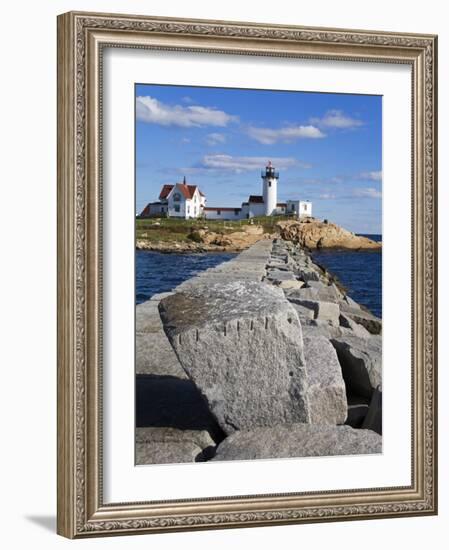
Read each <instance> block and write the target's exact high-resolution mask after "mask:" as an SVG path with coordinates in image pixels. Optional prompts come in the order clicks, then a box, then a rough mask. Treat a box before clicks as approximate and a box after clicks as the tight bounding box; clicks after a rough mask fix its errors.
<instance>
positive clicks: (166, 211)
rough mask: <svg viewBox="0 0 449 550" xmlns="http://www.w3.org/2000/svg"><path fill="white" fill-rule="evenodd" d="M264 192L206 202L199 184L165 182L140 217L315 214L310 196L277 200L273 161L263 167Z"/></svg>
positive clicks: (216, 217)
mask: <svg viewBox="0 0 449 550" xmlns="http://www.w3.org/2000/svg"><path fill="white" fill-rule="evenodd" d="M261 176H262V181H263V184H262V195H250V196H249V198H248V201H247V202H243V203H242V205H241V206H239V207H229V206H206V196H205V195H204V193H202V192H201V190H200V188H199V187H198V186H197V185H188V184H187V182H186V178H185V177H184V181H183V183H176V184H167V185H163V186H162V189H161V192H160V194H159V200H158V201H156V202H150V203H148V204H147V205H146V206H145V208H144V209H143V210H142V212H141V213H140V215H139V217H140V218H164V217H168V218H183V219H185V220H188V219H191V218H205V219H211V220H245V219H249V218H254V217H255V216H279V215H290V216H293V217H297V218H300V217H301V218H302V217H311V216H312V203H311V202H310V201H306V200H299V199H298V200H288V201H287V202H277V186H278V180H279V172H276V170H275V168H274V166H273V165H272V164H271V162H268V164H267V166H266V167H265V170H263V171H262V174H261Z"/></svg>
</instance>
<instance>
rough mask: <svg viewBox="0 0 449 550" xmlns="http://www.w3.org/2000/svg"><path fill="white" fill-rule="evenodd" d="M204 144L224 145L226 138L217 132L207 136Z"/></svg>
mask: <svg viewBox="0 0 449 550" xmlns="http://www.w3.org/2000/svg"><path fill="white" fill-rule="evenodd" d="M206 143H207V145H218V144H219V143H226V136H225V135H224V134H219V133H217V132H213V133H212V134H207V136H206Z"/></svg>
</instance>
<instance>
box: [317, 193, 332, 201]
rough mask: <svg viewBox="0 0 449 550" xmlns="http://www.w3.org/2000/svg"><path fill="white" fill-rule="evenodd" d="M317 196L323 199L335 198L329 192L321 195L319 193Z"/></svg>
mask: <svg viewBox="0 0 449 550" xmlns="http://www.w3.org/2000/svg"><path fill="white" fill-rule="evenodd" d="M318 198H319V199H323V200H330V199H335V195H332V194H331V193H323V194H322V195H319V197H318Z"/></svg>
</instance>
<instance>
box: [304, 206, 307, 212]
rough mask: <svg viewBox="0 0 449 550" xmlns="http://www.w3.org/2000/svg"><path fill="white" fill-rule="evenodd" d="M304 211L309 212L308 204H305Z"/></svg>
mask: <svg viewBox="0 0 449 550" xmlns="http://www.w3.org/2000/svg"><path fill="white" fill-rule="evenodd" d="M304 212H307V204H305V205H304Z"/></svg>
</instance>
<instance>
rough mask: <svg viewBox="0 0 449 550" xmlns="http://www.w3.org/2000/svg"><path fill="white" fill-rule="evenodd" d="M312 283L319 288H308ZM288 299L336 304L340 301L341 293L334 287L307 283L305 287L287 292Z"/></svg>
mask: <svg viewBox="0 0 449 550" xmlns="http://www.w3.org/2000/svg"><path fill="white" fill-rule="evenodd" d="M312 283H316V284H319V285H320V286H310V285H311V284H312ZM288 298H289V300H290V301H295V300H320V301H323V302H333V303H336V304H337V303H339V302H340V300H341V293H340V291H339V290H338V289H337V287H336V286H335V285H325V284H323V283H318V282H317V281H308V282H307V286H306V287H303V288H300V289H298V290H296V289H295V290H292V291H291V292H289V295H288Z"/></svg>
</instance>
